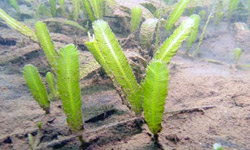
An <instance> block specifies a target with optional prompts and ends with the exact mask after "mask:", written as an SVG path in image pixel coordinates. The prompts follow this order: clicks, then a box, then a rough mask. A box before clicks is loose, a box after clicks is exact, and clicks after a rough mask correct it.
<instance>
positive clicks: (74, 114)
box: [56, 45, 82, 131]
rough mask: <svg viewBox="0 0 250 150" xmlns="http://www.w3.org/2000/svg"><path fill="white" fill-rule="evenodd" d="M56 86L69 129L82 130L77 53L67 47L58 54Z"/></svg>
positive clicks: (71, 47) (69, 46)
mask: <svg viewBox="0 0 250 150" xmlns="http://www.w3.org/2000/svg"><path fill="white" fill-rule="evenodd" d="M56 68H57V71H56V72H57V85H58V92H59V96H60V98H61V100H62V104H63V110H64V112H65V114H66V116H67V123H68V125H69V126H70V127H71V129H73V130H75V131H77V130H81V129H82V111H81V106H82V105H81V103H82V102H81V90H80V86H79V52H78V50H77V49H76V48H75V46H74V45H68V46H66V47H64V48H62V49H61V50H60V52H59V58H58V63H57V67H56Z"/></svg>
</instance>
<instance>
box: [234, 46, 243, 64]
mask: <svg viewBox="0 0 250 150" xmlns="http://www.w3.org/2000/svg"><path fill="white" fill-rule="evenodd" d="M241 55H242V49H240V48H235V49H234V61H235V63H236V64H238V63H239V60H240V57H241Z"/></svg>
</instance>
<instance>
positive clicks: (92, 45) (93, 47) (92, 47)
mask: <svg viewBox="0 0 250 150" xmlns="http://www.w3.org/2000/svg"><path fill="white" fill-rule="evenodd" d="M85 44H86V46H87V47H88V50H89V51H90V52H91V54H92V55H93V56H94V57H95V59H96V61H97V62H98V63H99V64H100V65H101V66H102V68H103V69H104V70H105V72H106V73H107V74H108V75H109V76H110V75H112V73H111V72H110V70H109V68H108V64H107V62H106V60H105V58H104V56H103V54H102V52H101V50H100V48H99V47H98V45H97V42H96V40H95V39H92V41H89V42H86V43H85Z"/></svg>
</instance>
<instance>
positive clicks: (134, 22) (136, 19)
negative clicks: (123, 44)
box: [130, 6, 142, 33]
mask: <svg viewBox="0 0 250 150" xmlns="http://www.w3.org/2000/svg"><path fill="white" fill-rule="evenodd" d="M141 20H142V8H141V7H139V6H136V7H134V8H133V9H132V12H131V29H130V30H131V32H132V33H133V32H135V31H136V30H137V29H138V28H139V25H140V22H141Z"/></svg>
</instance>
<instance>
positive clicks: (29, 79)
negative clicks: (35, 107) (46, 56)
mask: <svg viewBox="0 0 250 150" xmlns="http://www.w3.org/2000/svg"><path fill="white" fill-rule="evenodd" d="M23 77H24V79H25V81H26V84H27V85H28V87H29V89H30V92H31V93H32V95H33V97H34V98H35V100H36V101H37V103H38V104H39V105H40V107H41V108H42V109H44V110H45V111H46V113H49V107H50V102H49V100H48V94H47V91H46V88H45V85H44V84H43V82H42V79H41V77H40V75H39V73H38V70H37V68H36V67H35V66H33V65H26V66H24V68H23Z"/></svg>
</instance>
